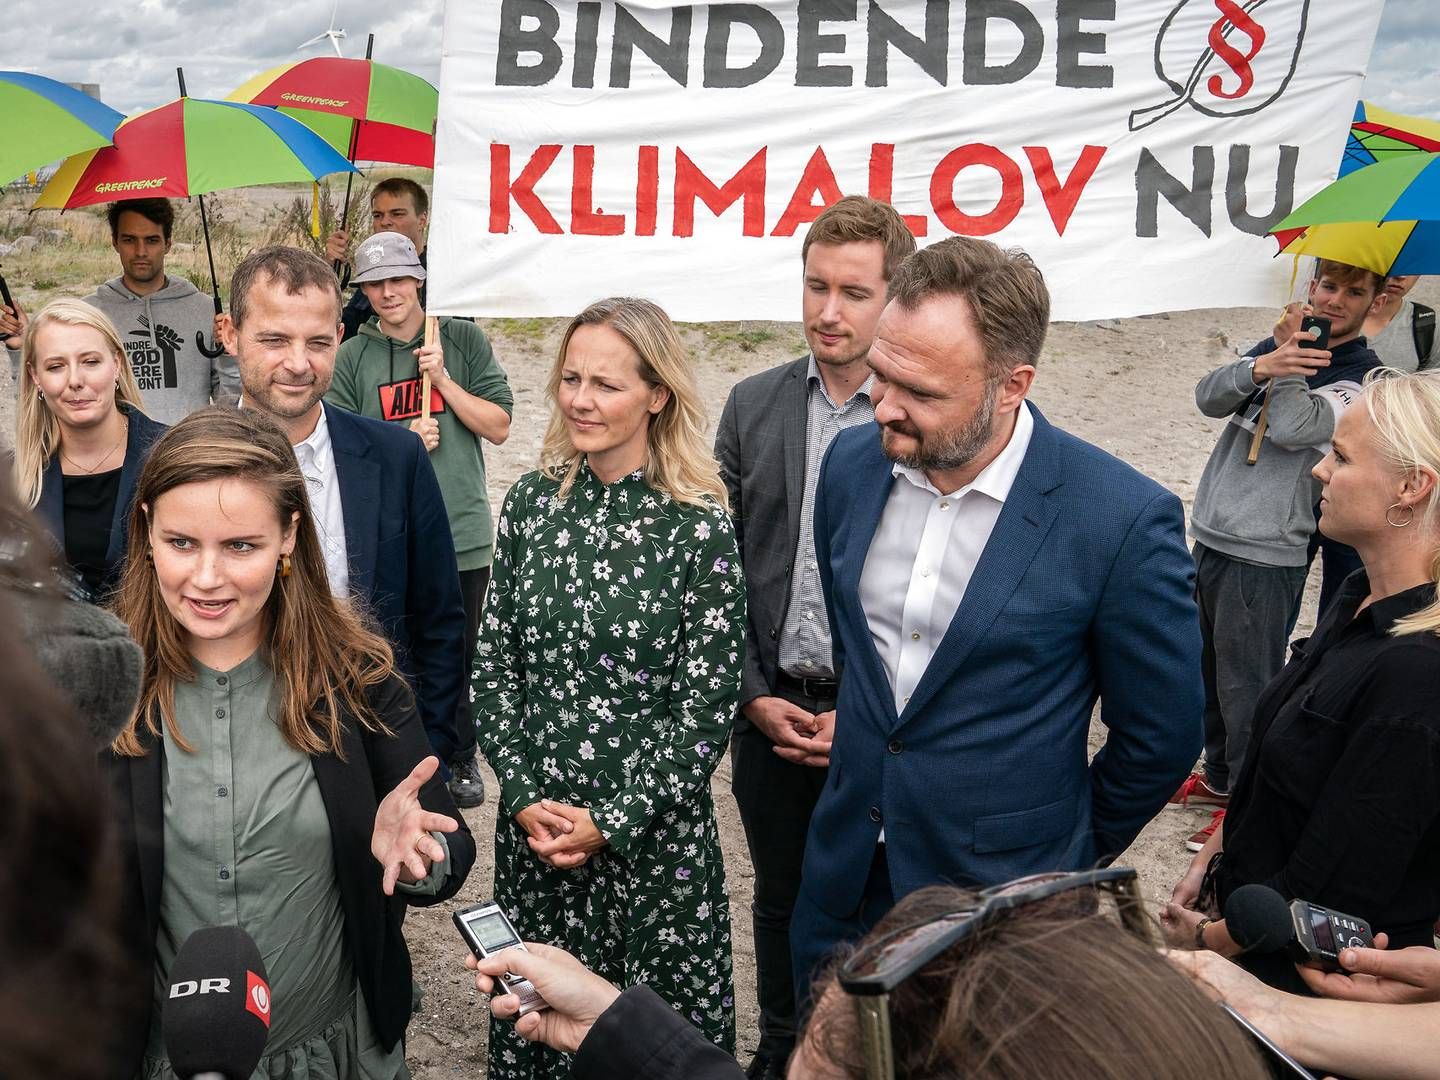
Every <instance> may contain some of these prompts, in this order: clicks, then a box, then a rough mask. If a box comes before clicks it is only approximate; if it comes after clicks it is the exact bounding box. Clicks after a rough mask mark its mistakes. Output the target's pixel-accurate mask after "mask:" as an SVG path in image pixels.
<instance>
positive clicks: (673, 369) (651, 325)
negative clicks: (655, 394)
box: [540, 296, 729, 509]
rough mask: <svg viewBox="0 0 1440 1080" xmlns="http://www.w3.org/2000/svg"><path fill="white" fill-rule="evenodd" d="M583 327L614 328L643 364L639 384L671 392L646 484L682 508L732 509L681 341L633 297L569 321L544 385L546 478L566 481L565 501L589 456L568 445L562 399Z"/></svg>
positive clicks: (650, 440) (649, 436)
mask: <svg viewBox="0 0 1440 1080" xmlns="http://www.w3.org/2000/svg"><path fill="white" fill-rule="evenodd" d="M582 326H608V327H609V328H610V329H611V330H614V331H615V332H616V333H617V334H619V335H620V336H621V337H623V338H624V339H625V340H626V341H627V342H629V343H630V347H631V348H632V349H634V350H635V353H636V355H637V356H638V357H639V358H640V378H642V379H643V380H645V382H646V383H648V384H649V385H650V386H652V387H657V386H663V387H665V389H667V390H668V391H669V392H670V396H669V398H668V399H667V400H666V402H665V404H664V406H663V407H662V408H661V409H660V411H659V412H658V413H656V414H655V415H654V416H652V417H651V418H650V426H649V428H648V430H647V431H646V435H645V442H646V448H647V450H648V453H647V455H646V459H645V482H646V483H647V484H649V485H650V487H652V488H654V489H655V490H656V491H660V492H664V493H665V494H666V495H669V496H670V498H672V499H674V500H675V501H676V502H681V503H691V504H693V505H695V506H704V507H711V506H719V507H721V508H722V509H728V508H729V499H728V497H727V494H726V491H725V483H724V481H722V480H721V479H720V466H719V464H718V463H717V462H716V460H715V455H714V452H713V450H712V449H711V446H710V443H709V442H708V441H707V440H706V438H705V408H704V406H703V405H702V404H701V403H700V394H699V391H697V390H696V388H695V378H694V375H693V374H692V373H691V370H690V362H689V360H688V359H687V358H686V356H685V346H684V345H682V344H681V343H680V335H679V334H677V333H676V332H675V325H674V324H673V323H672V322H671V321H670V316H668V315H666V314H665V312H664V311H663V310H661V308H660V307H659V305H657V304H655V303H653V302H651V301H649V300H639V299H636V298H635V297H631V296H613V297H610V298H609V299H607V300H597V301H595V303H593V304H591V305H590V306H589V307H587V308H586V309H585V310H584V311H582V312H580V314H579V315H576V316H575V318H573V319H571V320H570V325H569V326H567V327H566V328H565V336H564V338H563V339H562V340H561V342H560V351H559V352H558V353H557V354H556V357H555V365H554V367H552V368H551V369H550V378H549V381H548V382H547V383H546V384H545V392H546V393H547V394H548V395H549V397H550V406H551V407H550V424H549V426H548V427H547V428H546V429H545V440H544V442H543V443H542V444H541V446H540V471H541V472H542V473H543V474H544V475H546V476H548V477H549V478H550V479H552V480H559V481H560V497H561V498H562V499H563V498H565V497H566V496H567V495H569V494H570V488H571V487H572V486H573V485H574V483H575V477H576V475H577V474H578V473H579V471H580V460H581V458H582V457H584V455H583V454H582V453H580V451H578V450H576V449H575V444H574V443H573V442H572V441H571V439H570V431H569V429H568V428H567V427H566V424H565V417H564V415H563V414H562V413H561V411H560V407H559V398H558V394H559V390H560V372H561V369H562V368H563V367H564V366H565V353H566V352H567V351H568V350H569V348H570V339H571V338H572V337H573V336H574V335H575V331H576V330H578V329H580V327H582Z"/></svg>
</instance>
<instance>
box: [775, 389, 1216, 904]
mask: <svg viewBox="0 0 1440 1080" xmlns="http://www.w3.org/2000/svg"><path fill="white" fill-rule="evenodd" d="M1029 407H1030V408H1031V411H1032V414H1033V416H1034V419H1035V429H1034V434H1033V435H1032V436H1031V440H1030V445H1029V447H1028V449H1027V451H1026V454H1025V458H1024V461H1023V462H1022V464H1021V466H1020V471H1019V474H1018V475H1017V476H1016V478H1015V483H1014V486H1013V487H1012V488H1011V491H1010V495H1009V498H1007V499H1006V501H1005V505H1004V508H1003V509H1002V510H1001V512H1000V517H999V519H998V520H997V521H996V523H995V529H994V532H993V533H991V535H990V539H989V542H988V543H987V544H986V545H985V549H984V551H983V552H982V553H981V556H980V560H979V562H978V563H977V564H976V567H975V572H974V576H973V577H972V578H971V580H970V584H969V587H968V588H967V589H966V591H965V596H964V599H963V600H962V602H961V604H960V607H959V609H958V610H957V611H956V613H955V617H954V619H953V620H952V621H951V623H950V626H949V629H948V630H947V631H946V633H945V635H944V637H943V638H942V639H941V642H940V645H939V648H938V650H937V652H936V653H935V655H934V657H933V658H932V660H931V662H930V665H929V667H928V668H927V669H926V670H925V674H924V676H923V677H922V678H921V680H920V683H919V685H918V686H917V687H916V689H915V692H914V694H912V695H911V698H910V701H909V703H908V704H907V705H906V706H905V709H904V711H903V712H901V713H900V714H899V715H897V714H896V710H895V701H894V692H893V690H892V688H891V684H890V680H889V678H888V676H887V675H886V672H885V668H884V666H883V665H882V663H881V660H880V656H879V654H878V652H877V651H876V649H875V646H874V643H873V641H872V638H871V636H870V628H869V625H868V623H867V621H866V617H865V612H864V611H863V610H862V608H861V605H860V593H859V588H860V575H861V572H862V570H863V569H864V567H865V558H866V555H867V554H868V552H869V550H870V543H871V539H872V538H873V537H874V535H875V529H876V526H877V524H878V523H879V520H880V516H881V512H882V511H883V510H884V508H885V502H886V497H887V496H888V494H889V492H890V485H891V484H892V483H893V482H896V481H895V478H894V476H893V474H892V463H891V462H890V461H889V460H888V459H887V458H886V457H885V456H884V454H883V453H882V452H881V449H880V439H879V435H878V428H877V427H876V426H875V425H873V424H869V425H863V426H861V427H856V428H851V429H849V430H847V431H843V432H841V433H840V435H839V436H838V437H837V438H836V440H835V442H834V443H833V444H832V445H831V448H830V451H829V453H828V454H827V455H826V458H825V462H824V465H823V466H822V468H821V474H820V481H819V488H818V491H817V493H816V500H815V547H816V554H817V555H818V556H819V562H820V574H821V580H822V583H823V585H824V589H825V599H826V605H827V609H828V611H829V614H830V627H831V632H832V636H833V641H834V647H835V661H836V670H837V671H838V672H840V694H839V703H838V705H837V720H836V726H835V739H834V747H833V750H832V752H831V755H830V762H831V765H830V775H829V777H828V778H827V780H826V784H825V788H824V790H823V792H822V793H821V796H820V801H819V804H818V805H817V806H816V808H815V814H814V817H813V818H812V819H811V824H810V834H809V839H808V841H807V844H806V848H805V863H804V872H803V878H802V888H804V889H805V891H806V893H807V895H808V896H809V898H810V899H811V900H812V901H813V902H814V903H815V904H816V905H817V906H819V907H820V908H821V910H823V911H826V912H828V913H829V914H831V915H833V916H835V917H836V918H850V917H852V916H853V915H854V914H855V913H856V911H857V910H858V909H859V907H860V904H861V900H862V894H863V890H864V887H865V882H866V878H867V876H868V872H869V869H870V865H871V861H872V859H873V858H874V851H875V843H876V840H877V837H878V835H879V832H880V830H881V828H882V826H883V828H884V829H885V840H886V856H887V859H888V863H889V867H890V878H891V887H892V889H893V891H894V895H895V897H896V898H897V899H898V898H900V897H901V896H904V895H906V894H907V893H910V892H913V891H914V890H916V889H918V888H920V887H922V886H924V885H931V884H937V883H950V884H957V885H968V886H975V885H989V884H994V883H997V882H1002V881H1007V880H1009V879H1011V878H1015V877H1019V876H1021V875H1023V874H1029V873H1037V872H1040V871H1047V870H1074V869H1081V868H1087V867H1090V866H1093V865H1094V864H1096V863H1097V862H1108V861H1109V860H1110V859H1113V858H1114V857H1115V856H1116V855H1118V854H1119V853H1120V852H1122V851H1123V850H1124V849H1125V848H1126V847H1127V846H1128V845H1129V844H1130V842H1131V841H1132V840H1133V839H1134V838H1135V836H1136V835H1137V834H1138V833H1139V832H1140V830H1141V828H1143V827H1144V825H1145V823H1146V822H1147V821H1149V820H1150V818H1151V817H1152V816H1154V814H1155V813H1156V812H1157V811H1158V810H1159V809H1160V808H1161V807H1162V806H1163V805H1164V804H1165V800H1166V799H1167V797H1168V796H1169V795H1170V794H1171V792H1173V791H1174V790H1175V787H1176V786H1177V785H1178V784H1179V782H1180V780H1181V779H1182V778H1183V777H1184V776H1185V775H1186V774H1187V773H1188V771H1189V770H1190V768H1191V766H1192V765H1193V764H1194V762H1195V759H1196V757H1197V756H1198V755H1199V752H1200V747H1201V742H1202V731H1201V728H1202V714H1203V709H1204V690H1203V686H1202V683H1201V677H1200V623H1199V617H1198V615H1197V612H1196V608H1195V602H1194V599H1193V592H1194V576H1195V568H1194V564H1193V562H1192V560H1191V558H1190V554H1189V551H1188V550H1187V549H1186V547H1185V528H1184V511H1183V509H1182V507H1181V505H1180V500H1179V499H1177V498H1176V497H1175V496H1174V495H1172V494H1171V493H1170V492H1168V491H1166V490H1165V489H1164V488H1162V487H1161V486H1160V485H1159V484H1157V483H1155V482H1154V481H1152V480H1150V479H1148V478H1146V477H1144V476H1142V475H1141V474H1140V473H1138V472H1136V471H1135V470H1134V469H1132V468H1130V467H1129V466H1128V465H1125V464H1124V463H1122V462H1120V461H1118V460H1116V459H1115V458H1113V457H1111V456H1110V455H1108V454H1106V453H1104V452H1103V451H1101V450H1099V449H1097V448H1096V447H1094V446H1091V445H1089V444H1088V443H1085V442H1082V441H1081V440H1079V439H1077V438H1075V437H1073V436H1071V435H1068V434H1066V433H1065V432H1063V431H1060V430H1059V429H1057V428H1055V427H1053V426H1051V425H1050V424H1049V423H1048V422H1046V420H1045V419H1044V417H1043V416H1041V415H1040V412H1039V410H1038V409H1035V408H1034V407H1033V406H1029ZM1097 697H1099V699H1100V700H1101V703H1102V709H1101V719H1102V720H1103V722H1104V724H1105V725H1106V727H1107V728H1108V735H1107V738H1106V742H1105V745H1104V747H1103V748H1102V749H1101V750H1100V752H1099V753H1098V754H1096V755H1095V758H1094V760H1093V761H1087V735H1088V733H1089V728H1090V715H1091V711H1092V709H1093V707H1094V705H1095V701H1096V698H1097Z"/></svg>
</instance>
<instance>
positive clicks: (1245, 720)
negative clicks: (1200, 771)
mask: <svg viewBox="0 0 1440 1080" xmlns="http://www.w3.org/2000/svg"><path fill="white" fill-rule="evenodd" d="M1305 573H1306V568H1305V567H1303V566H1258V565H1256V564H1255V563H1247V562H1241V561H1240V560H1239V559H1232V558H1230V557H1229V556H1227V555H1222V554H1221V553H1220V552H1218V551H1212V550H1211V549H1210V548H1207V547H1205V546H1204V545H1203V544H1196V545H1195V599H1196V602H1197V603H1198V605H1199V608H1200V635H1201V657H1200V660H1201V670H1202V672H1203V674H1204V678H1205V782H1206V783H1207V784H1209V785H1210V786H1211V787H1212V788H1214V789H1215V790H1216V791H1229V790H1230V785H1231V784H1233V783H1234V782H1235V781H1236V780H1238V779H1239V778H1240V767H1241V766H1242V765H1243V764H1244V762H1245V752H1246V750H1247V749H1248V747H1249V745H1250V728H1251V725H1252V723H1253V721H1254V718H1255V702H1256V701H1258V700H1259V699H1260V692H1261V691H1262V690H1264V689H1265V687H1266V685H1267V684H1268V683H1269V682H1270V680H1271V679H1273V678H1274V677H1275V676H1276V675H1278V674H1279V673H1280V669H1281V668H1282V667H1284V666H1285V651H1286V647H1287V646H1288V644H1289V640H1288V639H1289V637H1290V628H1291V627H1293V626H1294V623H1295V612H1296V611H1297V610H1298V608H1299V605H1300V597H1301V594H1302V593H1303V592H1304V590H1305Z"/></svg>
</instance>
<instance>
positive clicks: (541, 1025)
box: [465, 941, 620, 1054]
mask: <svg viewBox="0 0 1440 1080" xmlns="http://www.w3.org/2000/svg"><path fill="white" fill-rule="evenodd" d="M465 966H466V967H467V968H470V969H471V970H472V971H475V972H476V973H477V974H476V975H475V988H476V989H477V990H479V991H480V992H481V993H482V994H493V995H494V996H493V997H491V999H490V1011H491V1012H492V1013H494V1014H495V1015H496V1016H498V1017H499V1018H500V1019H501V1020H508V1019H510V1017H512V1016H514V1015H515V1013H516V1011H517V1010H518V1009H519V1008H520V1000H519V999H518V998H517V997H516V996H515V995H514V994H511V993H496V991H497V990H504V986H503V984H501V983H500V978H499V977H500V974H501V973H502V972H505V971H511V972H514V973H515V974H516V975H520V976H523V977H524V978H527V979H529V980H530V981H531V982H532V983H533V984H534V986H535V989H536V990H538V991H540V996H541V997H543V998H544V999H545V1001H546V1004H548V1005H549V1006H550V1007H549V1008H548V1009H540V1010H539V1011H537V1012H532V1013H526V1014H525V1015H524V1016H522V1017H520V1019H519V1020H517V1021H515V1030H516V1031H517V1032H519V1033H520V1036H521V1037H522V1038H525V1039H528V1040H530V1041H531V1042H541V1043H544V1044H545V1045H546V1046H549V1047H552V1048H554V1049H556V1050H560V1051H563V1052H564V1053H567V1054H573V1053H575V1051H577V1050H579V1049H580V1044H581V1043H583V1042H584V1041H585V1036H587V1035H589V1034H590V1029H591V1028H592V1027H593V1026H594V1025H595V1021H596V1020H598V1019H600V1014H601V1013H603V1012H604V1011H605V1010H606V1009H608V1008H609V1007H610V1006H611V1005H612V1004H613V1003H614V1001H615V999H616V998H617V997H619V996H620V991H619V990H618V989H616V987H615V986H613V985H612V984H611V983H610V982H608V981H607V980H605V979H602V978H601V977H600V976H599V975H596V974H595V973H594V972H593V971H591V970H590V969H588V968H587V967H585V965H584V964H582V963H580V961H579V960H576V959H575V957H573V956H571V955H570V954H569V953H568V952H566V951H565V950H564V949H557V948H554V947H553V946H550V945H540V944H538V943H536V942H532V941H527V942H526V943H525V948H524V949H506V950H505V951H504V952H501V953H496V954H495V955H494V956H490V957H486V958H485V959H484V960H479V961H477V960H476V959H475V957H474V956H467V957H466V958H465Z"/></svg>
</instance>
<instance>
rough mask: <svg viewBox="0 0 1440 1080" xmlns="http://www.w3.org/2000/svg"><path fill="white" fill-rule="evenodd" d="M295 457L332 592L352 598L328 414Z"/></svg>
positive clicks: (300, 445)
mask: <svg viewBox="0 0 1440 1080" xmlns="http://www.w3.org/2000/svg"><path fill="white" fill-rule="evenodd" d="M295 457H296V459H297V460H298V461H299V462H300V471H301V472H302V473H304V474H305V479H306V481H307V486H308V487H309V489H310V510H311V516H312V517H313V518H314V520H315V532H316V534H317V535H318V536H319V538H320V550H321V551H322V552H323V553H324V555H325V573H326V576H327V577H329V579H330V591H331V592H332V593H333V594H334V595H335V597H336V598H337V599H340V600H346V599H349V597H350V564H349V561H348V559H347V554H346V550H345V512H344V508H343V507H342V505H341V503H340V474H339V473H337V472H336V471H335V451H334V449H333V448H332V447H331V445H330V425H329V422H328V421H327V420H326V419H325V410H324V408H323V407H322V408H321V410H320V421H319V422H318V423H317V424H316V425H315V430H314V431H312V432H311V433H310V437H309V438H307V439H306V440H305V441H304V442H300V443H296V444H295Z"/></svg>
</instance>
